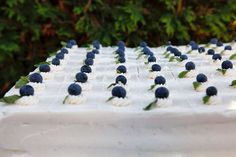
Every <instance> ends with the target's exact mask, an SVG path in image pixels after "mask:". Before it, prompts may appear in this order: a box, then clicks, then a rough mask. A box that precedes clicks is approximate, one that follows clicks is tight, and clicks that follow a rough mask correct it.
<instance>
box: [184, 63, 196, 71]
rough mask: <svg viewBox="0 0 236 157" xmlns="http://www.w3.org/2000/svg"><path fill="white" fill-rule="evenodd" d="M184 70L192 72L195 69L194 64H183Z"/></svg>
mask: <svg viewBox="0 0 236 157" xmlns="http://www.w3.org/2000/svg"><path fill="white" fill-rule="evenodd" d="M185 69H186V70H194V69H195V64H194V63H193V62H187V63H186V64H185Z"/></svg>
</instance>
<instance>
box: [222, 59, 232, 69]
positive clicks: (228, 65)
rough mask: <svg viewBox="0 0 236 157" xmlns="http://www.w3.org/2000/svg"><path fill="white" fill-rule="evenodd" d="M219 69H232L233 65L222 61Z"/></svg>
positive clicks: (227, 61)
mask: <svg viewBox="0 0 236 157" xmlns="http://www.w3.org/2000/svg"><path fill="white" fill-rule="evenodd" d="M221 68H222V69H233V64H232V62H231V61H229V60H226V61H223V62H222V64H221Z"/></svg>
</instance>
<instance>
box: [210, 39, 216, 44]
mask: <svg viewBox="0 0 236 157" xmlns="http://www.w3.org/2000/svg"><path fill="white" fill-rule="evenodd" d="M217 42H218V39H216V38H212V39H211V40H210V43H211V44H217Z"/></svg>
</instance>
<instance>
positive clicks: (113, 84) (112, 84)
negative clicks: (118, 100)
mask: <svg viewBox="0 0 236 157" xmlns="http://www.w3.org/2000/svg"><path fill="white" fill-rule="evenodd" d="M115 85H116V83H111V84H110V85H109V86H108V87H107V89H109V88H111V86H115Z"/></svg>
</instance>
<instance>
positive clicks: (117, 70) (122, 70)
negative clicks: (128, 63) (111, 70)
mask: <svg viewBox="0 0 236 157" xmlns="http://www.w3.org/2000/svg"><path fill="white" fill-rule="evenodd" d="M116 72H117V73H118V74H121V73H123V74H124V73H126V72H127V69H126V67H125V66H124V65H120V66H118V67H117V68H116Z"/></svg>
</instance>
